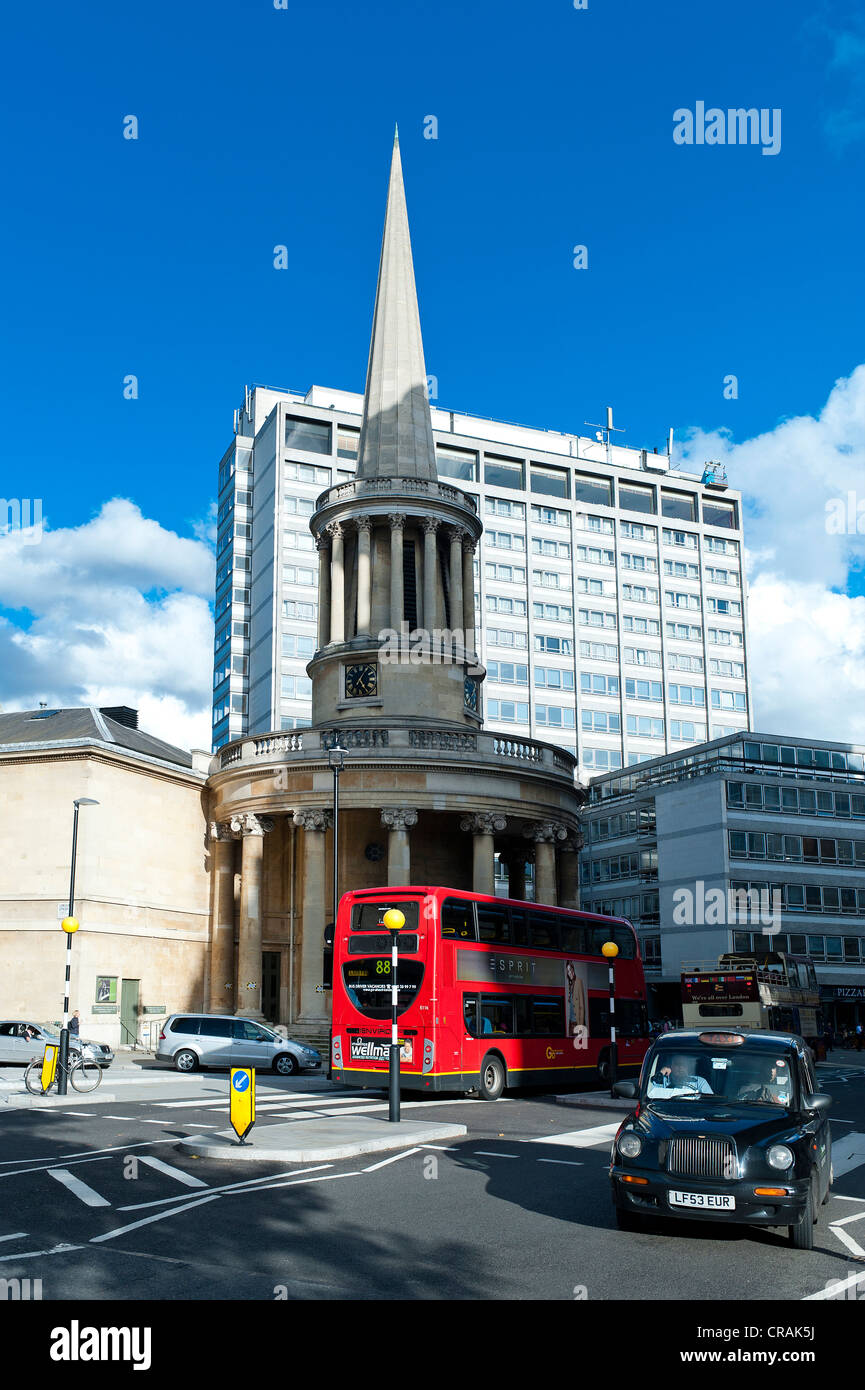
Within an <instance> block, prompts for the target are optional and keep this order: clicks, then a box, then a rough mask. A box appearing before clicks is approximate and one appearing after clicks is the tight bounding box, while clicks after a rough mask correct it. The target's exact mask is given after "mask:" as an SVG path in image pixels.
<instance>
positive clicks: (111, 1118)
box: [98, 1115, 136, 1120]
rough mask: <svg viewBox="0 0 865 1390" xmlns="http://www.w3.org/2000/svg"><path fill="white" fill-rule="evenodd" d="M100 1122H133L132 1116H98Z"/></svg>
mask: <svg viewBox="0 0 865 1390" xmlns="http://www.w3.org/2000/svg"><path fill="white" fill-rule="evenodd" d="M98 1118H99V1119H100V1120H134V1119H135V1118H136V1117H135V1116H134V1115H100V1116H99V1117H98Z"/></svg>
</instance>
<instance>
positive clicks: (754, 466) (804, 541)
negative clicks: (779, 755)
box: [682, 366, 865, 743]
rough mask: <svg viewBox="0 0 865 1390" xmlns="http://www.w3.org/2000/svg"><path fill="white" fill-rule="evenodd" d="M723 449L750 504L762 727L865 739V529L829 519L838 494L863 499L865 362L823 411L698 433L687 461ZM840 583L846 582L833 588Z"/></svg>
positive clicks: (753, 647)
mask: <svg viewBox="0 0 865 1390" xmlns="http://www.w3.org/2000/svg"><path fill="white" fill-rule="evenodd" d="M706 459H720V460H722V461H723V462H724V463H725V464H726V467H727V474H728V477H729V480H730V483H731V485H732V486H733V487H737V488H741V490H742V493H743V496H744V503H745V535H746V537H747V540H748V550H747V555H746V562H747V569H748V574H749V578H750V586H751V587H750V604H749V636H750V665H751V676H752V683H753V695H754V713H753V720H752V723H753V727H754V728H756V729H759V730H761V731H763V732H768V733H782V734H783V733H787V734H799V735H804V736H810V737H812V738H826V739H838V740H841V741H849V742H857V743H865V598H862V597H858V596H856V595H855V593H851V592H850V590H851V589H853V588H855V587H856V586H855V584H853V583H851V579H854V580H855V579H856V578H857V577H859V576H858V573H857V572H858V571H861V570H862V569H863V567H865V533H863V531H860V530H857V529H856V526H855V521H854V525H853V527H852V528H851V529H849V530H848V531H846V532H844V533H842V534H836V533H834V532H833V529H832V527H831V526H829V525H827V515H828V513H827V509H828V508H830V507H831V505H832V503H833V502H835V503H836V504H837V501H838V499H841V500H842V501H843V503H844V506H845V509H846V507H847V497H848V494H849V493H852V494H853V504H854V511H853V516H854V518H855V508H856V506H857V505H862V504H865V366H859V367H857V368H856V369H855V371H854V372H852V373H851V375H850V376H849V377H847V378H843V379H842V380H840V381H838V382H836V383H835V386H834V388H833V390H832V392H831V393H830V395H829V399H828V400H827V402H826V405H825V407H824V409H823V410H822V412H821V413H820V415H819V416H818V417H817V418H816V419H815V418H813V417H811V416H798V417H796V418H794V419H791V420H784V421H782V422H781V423H780V424H779V425H778V426H777V427H776V428H775V429H774V430H771V431H768V432H767V433H765V434H762V435H758V436H757V437H756V438H755V439H749V440H746V441H744V442H743V443H741V444H736V443H734V442H733V441H732V439H731V438H730V436H729V434H727V433H725V432H723V431H717V432H715V433H706V432H704V431H700V430H693V431H690V432H689V433H688V435H687V437H686V441H685V444H684V447H683V451H682V463H683V466H684V467H685V468H688V469H690V470H693V471H695V470H696V469H697V468H699V467H701V466H702V463H703V461H704V460H706ZM833 591H839V592H833Z"/></svg>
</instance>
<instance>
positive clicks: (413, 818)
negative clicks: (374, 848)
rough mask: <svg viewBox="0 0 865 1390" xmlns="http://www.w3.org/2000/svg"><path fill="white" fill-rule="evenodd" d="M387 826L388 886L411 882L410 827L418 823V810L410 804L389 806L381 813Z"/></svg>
mask: <svg viewBox="0 0 865 1390" xmlns="http://www.w3.org/2000/svg"><path fill="white" fill-rule="evenodd" d="M381 823H382V825H384V826H386V827H387V831H388V836H387V886H388V887H396V886H397V885H402V884H408V883H411V842H410V839H409V833H408V832H409V828H410V827H411V826H413V825H417V811H415V810H414V809H413V808H412V807H410V806H388V807H386V808H385V809H384V810H383V811H382V813H381Z"/></svg>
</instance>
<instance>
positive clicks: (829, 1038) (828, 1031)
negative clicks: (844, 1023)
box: [823, 1023, 835, 1054]
mask: <svg viewBox="0 0 865 1390" xmlns="http://www.w3.org/2000/svg"><path fill="white" fill-rule="evenodd" d="M823 1037H824V1038H825V1041H826V1052H827V1054H828V1053H829V1052H831V1051H832V1049H833V1047H834V1046H835V1029H834V1028H833V1027H832V1024H831V1023H827V1024H826V1027H825V1029H824V1030H823Z"/></svg>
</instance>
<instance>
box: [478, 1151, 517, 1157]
mask: <svg viewBox="0 0 865 1390" xmlns="http://www.w3.org/2000/svg"><path fill="white" fill-rule="evenodd" d="M475 1158H519V1154H497V1153H493V1151H492V1150H491V1149H475Z"/></svg>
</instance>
